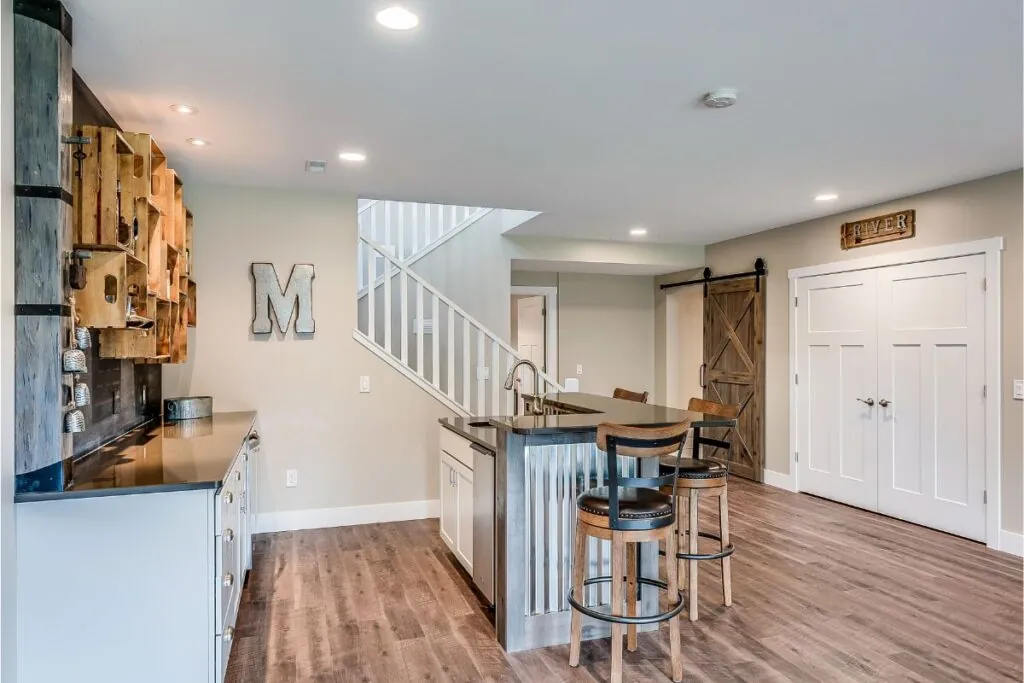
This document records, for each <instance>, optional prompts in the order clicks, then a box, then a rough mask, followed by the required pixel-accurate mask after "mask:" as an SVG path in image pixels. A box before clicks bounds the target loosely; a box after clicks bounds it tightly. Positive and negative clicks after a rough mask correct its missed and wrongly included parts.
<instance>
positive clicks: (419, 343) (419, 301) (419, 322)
mask: <svg viewBox="0 0 1024 683" xmlns="http://www.w3.org/2000/svg"><path fill="white" fill-rule="evenodd" d="M424 328H425V326H424V320H423V285H422V284H421V283H420V282H419V281H418V280H417V281H416V330H415V332H416V372H417V373H419V376H420V377H424V376H425V375H424V368H423V337H424Z"/></svg>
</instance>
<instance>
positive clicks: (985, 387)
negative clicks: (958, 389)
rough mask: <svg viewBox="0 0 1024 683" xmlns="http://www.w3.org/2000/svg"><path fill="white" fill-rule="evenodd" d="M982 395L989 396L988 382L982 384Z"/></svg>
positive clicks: (983, 396)
mask: <svg viewBox="0 0 1024 683" xmlns="http://www.w3.org/2000/svg"><path fill="white" fill-rule="evenodd" d="M981 397H982V398H988V385H987V384H982V385H981Z"/></svg>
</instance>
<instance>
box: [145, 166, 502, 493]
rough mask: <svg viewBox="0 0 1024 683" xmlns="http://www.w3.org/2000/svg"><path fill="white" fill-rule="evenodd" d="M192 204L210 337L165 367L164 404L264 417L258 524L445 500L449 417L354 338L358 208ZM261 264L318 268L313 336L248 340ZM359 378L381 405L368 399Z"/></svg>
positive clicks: (205, 332)
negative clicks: (196, 399)
mask: <svg viewBox="0 0 1024 683" xmlns="http://www.w3.org/2000/svg"><path fill="white" fill-rule="evenodd" d="M185 200H186V203H187V204H188V205H189V207H190V208H191V209H192V211H193V213H194V214H195V280H196V281H197V282H198V296H197V301H198V311H197V319H198V327H197V328H196V329H195V330H194V334H193V335H192V337H191V338H190V343H189V361H188V363H186V364H184V365H182V366H170V365H169V366H165V369H164V377H163V380H164V395H165V396H175V395H202V394H209V395H212V396H213V397H214V407H215V409H216V410H218V411H230V410H240V409H251V408H254V409H256V410H258V411H259V414H260V423H261V429H262V434H263V449H262V461H261V462H260V464H259V476H260V478H261V483H260V499H259V510H260V512H261V513H279V512H282V511H291V510H309V509H319V508H338V507H350V506H363V505H376V504H383V503H400V502H409V501H434V500H436V499H437V496H438V481H439V477H438V469H437V467H438V456H437V453H438V446H437V431H438V426H437V419H438V418H439V417H442V416H446V415H450V413H448V411H447V410H446V409H445V408H444V407H443V406H442V405H441V404H440V403H438V402H437V401H435V400H434V399H432V398H430V397H429V396H428V395H427V394H426V393H424V392H423V391H421V390H420V389H418V388H416V387H415V386H414V385H413V384H412V383H411V382H409V381H408V380H407V379H405V378H404V377H402V376H401V375H399V374H398V373H397V372H395V371H394V370H393V369H391V368H390V367H388V366H387V365H385V364H384V363H383V362H382V361H380V360H379V359H378V358H376V357H375V356H374V355H373V354H371V353H370V352H369V351H367V350H366V349H364V348H363V347H362V346H360V345H359V344H358V343H356V342H355V341H354V340H353V339H352V330H353V329H354V327H355V324H356V297H355V287H354V286H353V285H354V283H355V281H356V278H355V270H356V258H355V253H356V252H355V249H356V200H355V197H353V196H344V195H339V194H337V193H325V192H312V191H310V192H305V191H285V190H270V189H263V188H259V189H257V188H237V187H227V186H212V185H199V186H197V185H196V184H194V183H193V184H186V187H185ZM254 261H269V262H273V263H274V264H275V266H276V268H277V273H278V276H279V277H282V278H286V277H287V276H288V273H289V272H290V271H291V267H292V265H293V264H295V263H312V264H313V265H314V266H315V268H316V279H315V280H314V282H313V315H314V318H315V320H316V333H315V334H314V335H312V337H311V338H308V339H300V338H296V336H295V334H294V333H293V332H287V333H285V334H283V335H282V334H280V333H277V332H276V331H275V333H274V334H272V335H269V337H263V336H260V337H256V336H253V335H252V334H251V333H250V332H249V329H250V324H251V320H252V308H253V300H252V297H253V293H252V284H251V279H250V275H249V265H250V264H251V263H252V262H254ZM506 305H507V304H506ZM360 375H369V376H370V380H371V387H372V391H371V393H369V394H360V393H358V387H359V376H360ZM287 469H297V470H298V478H299V485H298V486H297V487H296V488H286V487H285V486H284V483H285V470H287Z"/></svg>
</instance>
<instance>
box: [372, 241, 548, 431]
mask: <svg viewBox="0 0 1024 683" xmlns="http://www.w3.org/2000/svg"><path fill="white" fill-rule="evenodd" d="M359 253H360V256H361V257H363V263H365V264H366V268H367V281H368V282H373V283H375V284H374V286H372V287H369V286H368V287H367V288H366V294H365V296H362V297H360V300H359V324H358V328H357V329H356V330H354V331H353V336H354V338H355V339H356V341H358V342H360V343H361V344H362V345H363V346H365V347H366V348H368V349H370V350H371V351H372V352H374V353H375V354H377V355H378V356H379V357H381V358H382V359H384V360H385V361H386V362H388V363H389V364H390V365H392V366H393V367H394V368H395V369H396V370H398V371H399V372H401V373H402V374H404V375H405V376H406V377H408V378H409V379H411V380H412V381H414V382H416V383H417V384H418V385H420V386H421V387H422V388H424V389H426V390H427V391H428V392H430V393H431V394H433V395H434V396H435V397H437V398H438V399H439V400H440V401H442V402H443V403H444V404H445V405H447V406H448V407H449V408H451V409H452V410H453V411H455V412H456V413H460V414H462V415H466V416H472V415H476V416H483V415H511V414H513V412H514V407H515V406H514V398H513V392H511V391H506V390H505V388H504V386H503V385H504V380H505V376H506V375H507V374H508V371H509V369H510V368H511V367H512V365H513V364H514V363H515V362H516V361H518V360H519V359H520V356H519V354H518V353H516V351H515V350H514V349H513V348H512V347H511V346H509V345H508V344H507V343H505V342H504V341H503V340H502V339H501V338H500V337H498V336H497V335H496V334H494V333H493V332H491V331H490V330H489V329H487V328H486V327H484V326H483V325H482V324H480V323H479V322H478V321H477V320H476V319H474V318H473V317H472V316H471V315H469V314H468V313H466V311H464V310H462V309H461V308H459V307H458V305H456V304H455V303H454V302H453V301H451V300H450V299H447V298H446V297H445V296H444V295H442V294H441V292H439V291H437V289H435V288H434V287H433V286H431V285H430V283H428V282H427V281H425V280H424V279H423V278H422V277H420V276H419V275H417V274H416V273H414V272H413V271H412V270H410V269H409V268H408V267H407V266H405V265H404V264H403V263H402V262H401V261H400V260H399V259H398V258H397V257H395V256H394V255H392V254H391V252H390V250H389V249H387V248H385V247H384V245H382V244H377V243H375V242H374V241H372V240H370V239H367V238H366V237H363V236H360V237H359ZM378 264H382V272H380V273H378V272H377V267H378ZM537 383H538V386H537V387H536V388H537V390H538V391H540V392H542V393H549V392H553V391H564V389H563V388H562V387H561V386H560V385H559V384H558V383H557V382H556V381H555V380H553V379H552V378H551V377H549V376H548V375H546V374H544V373H543V372H541V373H539V374H538V378H537Z"/></svg>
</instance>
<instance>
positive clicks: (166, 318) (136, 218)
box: [72, 125, 195, 363]
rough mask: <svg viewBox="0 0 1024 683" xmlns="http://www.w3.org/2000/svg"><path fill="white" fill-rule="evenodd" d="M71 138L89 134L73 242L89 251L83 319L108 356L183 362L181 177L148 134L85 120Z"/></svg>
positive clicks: (187, 321) (187, 243)
mask: <svg viewBox="0 0 1024 683" xmlns="http://www.w3.org/2000/svg"><path fill="white" fill-rule="evenodd" d="M74 134H75V135H79V136H82V137H84V138H89V139H90V142H88V143H83V144H80V145H77V147H76V158H75V159H74V160H73V161H72V164H73V171H74V181H73V195H74V211H73V221H72V224H73V231H74V241H75V248H76V250H78V251H82V252H85V251H87V252H89V256H90V257H89V258H87V259H86V260H85V267H86V278H87V283H86V287H85V289H83V290H81V291H79V292H76V294H75V304H76V314H77V315H78V317H79V322H80V324H81V325H84V326H86V327H93V328H98V329H100V356H101V357H102V358H128V359H135V360H136V361H138V362H157V363H162V362H172V363H181V362H184V361H185V360H186V359H187V358H188V334H187V327H188V326H189V325H194V324H195V318H194V305H193V304H191V303H190V301H191V298H190V297H194V294H195V289H194V284H193V283H191V282H190V280H189V277H190V275H191V263H190V261H191V249H192V225H193V217H192V213H191V212H190V211H189V210H188V209H187V207H186V206H185V204H184V198H185V192H184V189H185V188H184V183H183V182H182V180H181V178H180V177H179V176H178V174H177V173H175V171H174V170H173V169H172V168H170V167H169V166H168V164H167V157H166V155H165V154H164V153H163V151H162V150H161V149H160V146H159V145H158V144H157V143H156V141H155V140H154V139H153V137H152V136H151V135H149V134H148V133H130V132H123V131H120V130H118V129H116V128H109V127H104V126H85V125H82V126H75V127H74ZM190 285H191V286H190Z"/></svg>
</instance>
